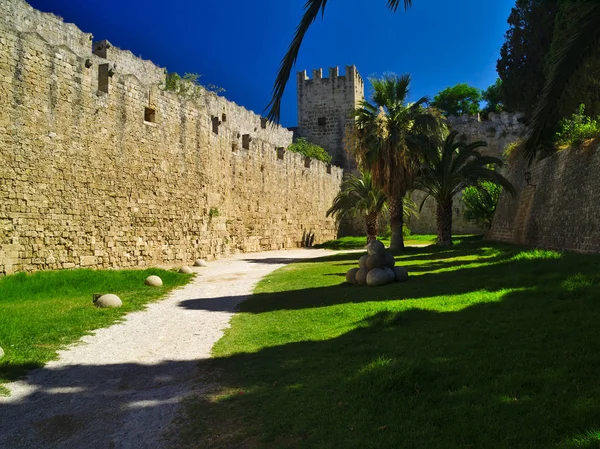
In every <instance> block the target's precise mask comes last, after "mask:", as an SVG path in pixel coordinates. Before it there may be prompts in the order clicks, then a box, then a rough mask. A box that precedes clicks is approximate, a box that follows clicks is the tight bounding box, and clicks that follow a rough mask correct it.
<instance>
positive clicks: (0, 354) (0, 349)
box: [0, 348, 4, 359]
mask: <svg viewBox="0 0 600 449" xmlns="http://www.w3.org/2000/svg"><path fill="white" fill-rule="evenodd" d="M2 357H4V351H3V350H2V348H0V359H1V358H2Z"/></svg>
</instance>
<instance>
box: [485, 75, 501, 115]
mask: <svg viewBox="0 0 600 449" xmlns="http://www.w3.org/2000/svg"><path fill="white" fill-rule="evenodd" d="M481 97H482V99H483V100H484V101H485V102H486V103H487V104H486V106H485V108H484V109H483V112H484V113H490V112H502V111H504V102H503V101H502V80H501V79H500V78H498V79H497V80H496V82H495V83H494V84H492V85H491V86H490V87H488V88H487V89H486V90H484V91H483V93H482V94H481Z"/></svg>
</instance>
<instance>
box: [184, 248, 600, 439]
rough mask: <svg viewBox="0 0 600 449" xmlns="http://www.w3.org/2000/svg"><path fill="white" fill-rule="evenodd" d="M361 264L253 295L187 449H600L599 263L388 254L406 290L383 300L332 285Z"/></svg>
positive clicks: (190, 425)
mask: <svg viewBox="0 0 600 449" xmlns="http://www.w3.org/2000/svg"><path fill="white" fill-rule="evenodd" d="M359 256H360V254H357V253H352V254H349V255H343V254H342V255H337V256H333V257H330V258H326V259H324V260H322V261H318V262H304V263H298V264H295V265H290V266H287V267H285V268H283V269H281V270H278V271H277V272H275V273H273V274H271V275H270V276H268V277H267V278H265V279H264V280H263V281H261V282H260V283H259V285H258V286H257V287H256V291H255V295H254V296H253V297H252V298H251V299H250V300H248V301H247V302H245V303H243V304H242V305H241V313H240V314H239V315H237V316H236V317H235V318H234V319H233V321H232V326H231V328H230V329H228V330H227V331H226V333H225V336H224V337H223V339H221V340H220V341H219V342H218V343H217V345H215V347H214V350H213V351H214V354H215V356H216V357H217V358H216V360H214V361H213V362H211V363H210V364H209V365H208V366H207V367H206V368H207V371H205V372H216V373H218V375H216V376H215V377H214V380H215V381H216V382H217V383H218V384H219V385H220V387H219V388H216V389H215V390H214V391H213V392H212V393H208V394H206V395H205V396H200V397H196V398H195V399H193V400H190V401H188V403H187V408H186V410H187V416H186V419H185V424H184V425H183V435H184V441H183V442H182V447H184V446H186V443H187V445H188V446H190V447H208V448H228V447H240V446H241V447H268V448H271V447H273V448H279V447H289V448H292V447H294V448H295V447H302V448H319V449H320V448H340V447H343V448H386V447H389V448H392V447H393V448H395V447H410V448H427V449H430V448H431V449H435V448H440V449H442V448H454V447H456V448H496V447H498V448H504V447H506V448H509V447H518V448H520V447H526V448H553V447H556V448H559V447H560V448H563V447H565V448H567V447H568V448H571V447H589V448H591V447H598V446H597V444H598V441H597V439H595V438H596V436H597V433H596V430H595V429H597V416H600V384H599V383H598V382H597V367H598V366H600V327H599V326H598V324H597V323H598V322H599V321H600V302H599V301H598V299H600V295H599V294H598V293H597V292H598V291H599V287H600V276H599V275H598V274H597V273H600V257H599V256H589V255H578V254H570V253H557V252H553V251H540V250H524V249H521V248H518V247H513V246H503V245H496V244H490V243H486V242H483V243H481V242H473V241H469V240H468V239H467V240H466V241H465V242H464V243H463V244H461V245H457V246H454V247H452V248H449V249H441V248H437V247H435V246H431V247H427V248H422V249H416V248H414V249H409V250H407V251H406V252H405V253H403V254H402V255H398V256H397V257H396V260H397V262H398V263H399V264H400V265H403V266H406V267H407V268H408V270H409V272H410V275H411V278H410V280H409V281H408V282H407V283H404V284H391V285H387V286H384V287H380V288H368V287H358V286H350V285H347V284H345V283H344V282H343V281H344V274H345V272H346V271H347V270H348V269H349V268H351V267H353V266H355V265H356V261H357V259H358V257H359ZM209 377H210V376H209ZM222 391H241V392H244V393H243V394H237V395H232V396H229V399H228V400H227V401H224V402H219V403H214V402H211V399H210V398H211V397H212V395H217V396H218V395H219V394H222Z"/></svg>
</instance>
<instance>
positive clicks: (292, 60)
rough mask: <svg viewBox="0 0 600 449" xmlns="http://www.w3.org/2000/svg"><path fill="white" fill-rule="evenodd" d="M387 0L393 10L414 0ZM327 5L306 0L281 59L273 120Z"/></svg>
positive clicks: (319, 0)
mask: <svg viewBox="0 0 600 449" xmlns="http://www.w3.org/2000/svg"><path fill="white" fill-rule="evenodd" d="M386 2H387V6H388V8H390V9H391V10H392V11H393V12H396V11H397V10H398V7H399V6H400V3H402V2H403V3H404V9H408V8H410V7H411V6H412V0H386ZM326 5H327V0H306V4H305V5H304V15H303V16H302V19H301V20H300V23H299V24H298V27H297V28H296V34H295V35H294V39H293V40H292V43H291V44H290V46H289V48H288V50H287V53H286V54H285V56H284V57H283V59H282V60H281V64H280V66H279V71H278V72H277V78H275V85H274V86H273V98H272V99H271V102H270V103H269V105H268V106H267V109H269V113H268V115H267V117H268V119H269V120H271V121H272V122H275V123H279V118H280V112H281V99H282V97H283V92H284V91H285V86H286V84H287V82H288V80H289V79H290V74H291V72H292V68H293V67H294V65H295V64H296V59H298V53H299V52H300V47H301V46H302V41H303V40H304V36H305V35H306V32H307V31H308V29H309V28H310V26H311V25H312V24H313V22H314V21H315V20H316V19H317V17H318V16H319V14H321V15H323V14H325V6H326Z"/></svg>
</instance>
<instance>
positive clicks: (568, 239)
mask: <svg viewBox="0 0 600 449" xmlns="http://www.w3.org/2000/svg"><path fill="white" fill-rule="evenodd" d="M527 171H530V172H531V181H530V183H529V185H528V183H527V182H526V180H525V173H526V172H527ZM599 173H600V148H595V149H590V150H587V151H578V150H567V151H562V152H559V153H556V154H554V155H552V156H550V157H548V158H546V159H543V160H541V161H539V162H535V163H533V164H532V166H531V167H528V164H527V163H526V162H525V161H523V160H520V159H517V160H516V161H515V162H512V163H511V165H510V166H509V169H508V172H507V176H508V178H509V179H510V181H511V182H512V183H513V185H514V186H515V188H516V189H517V195H516V196H515V197H511V196H510V195H506V194H503V195H502V196H501V197H500V202H499V204H498V209H497V211H496V216H495V217H494V223H493V225H492V229H491V231H490V233H489V236H488V238H489V239H491V240H497V241H503V242H509V243H518V244H524V245H531V246H540V247H543V248H553V249H561V250H575V251H583V252H599V251H600V220H599V218H598V217H600V204H599V203H598V200H597V196H598V192H599V191H600V175H599Z"/></svg>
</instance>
